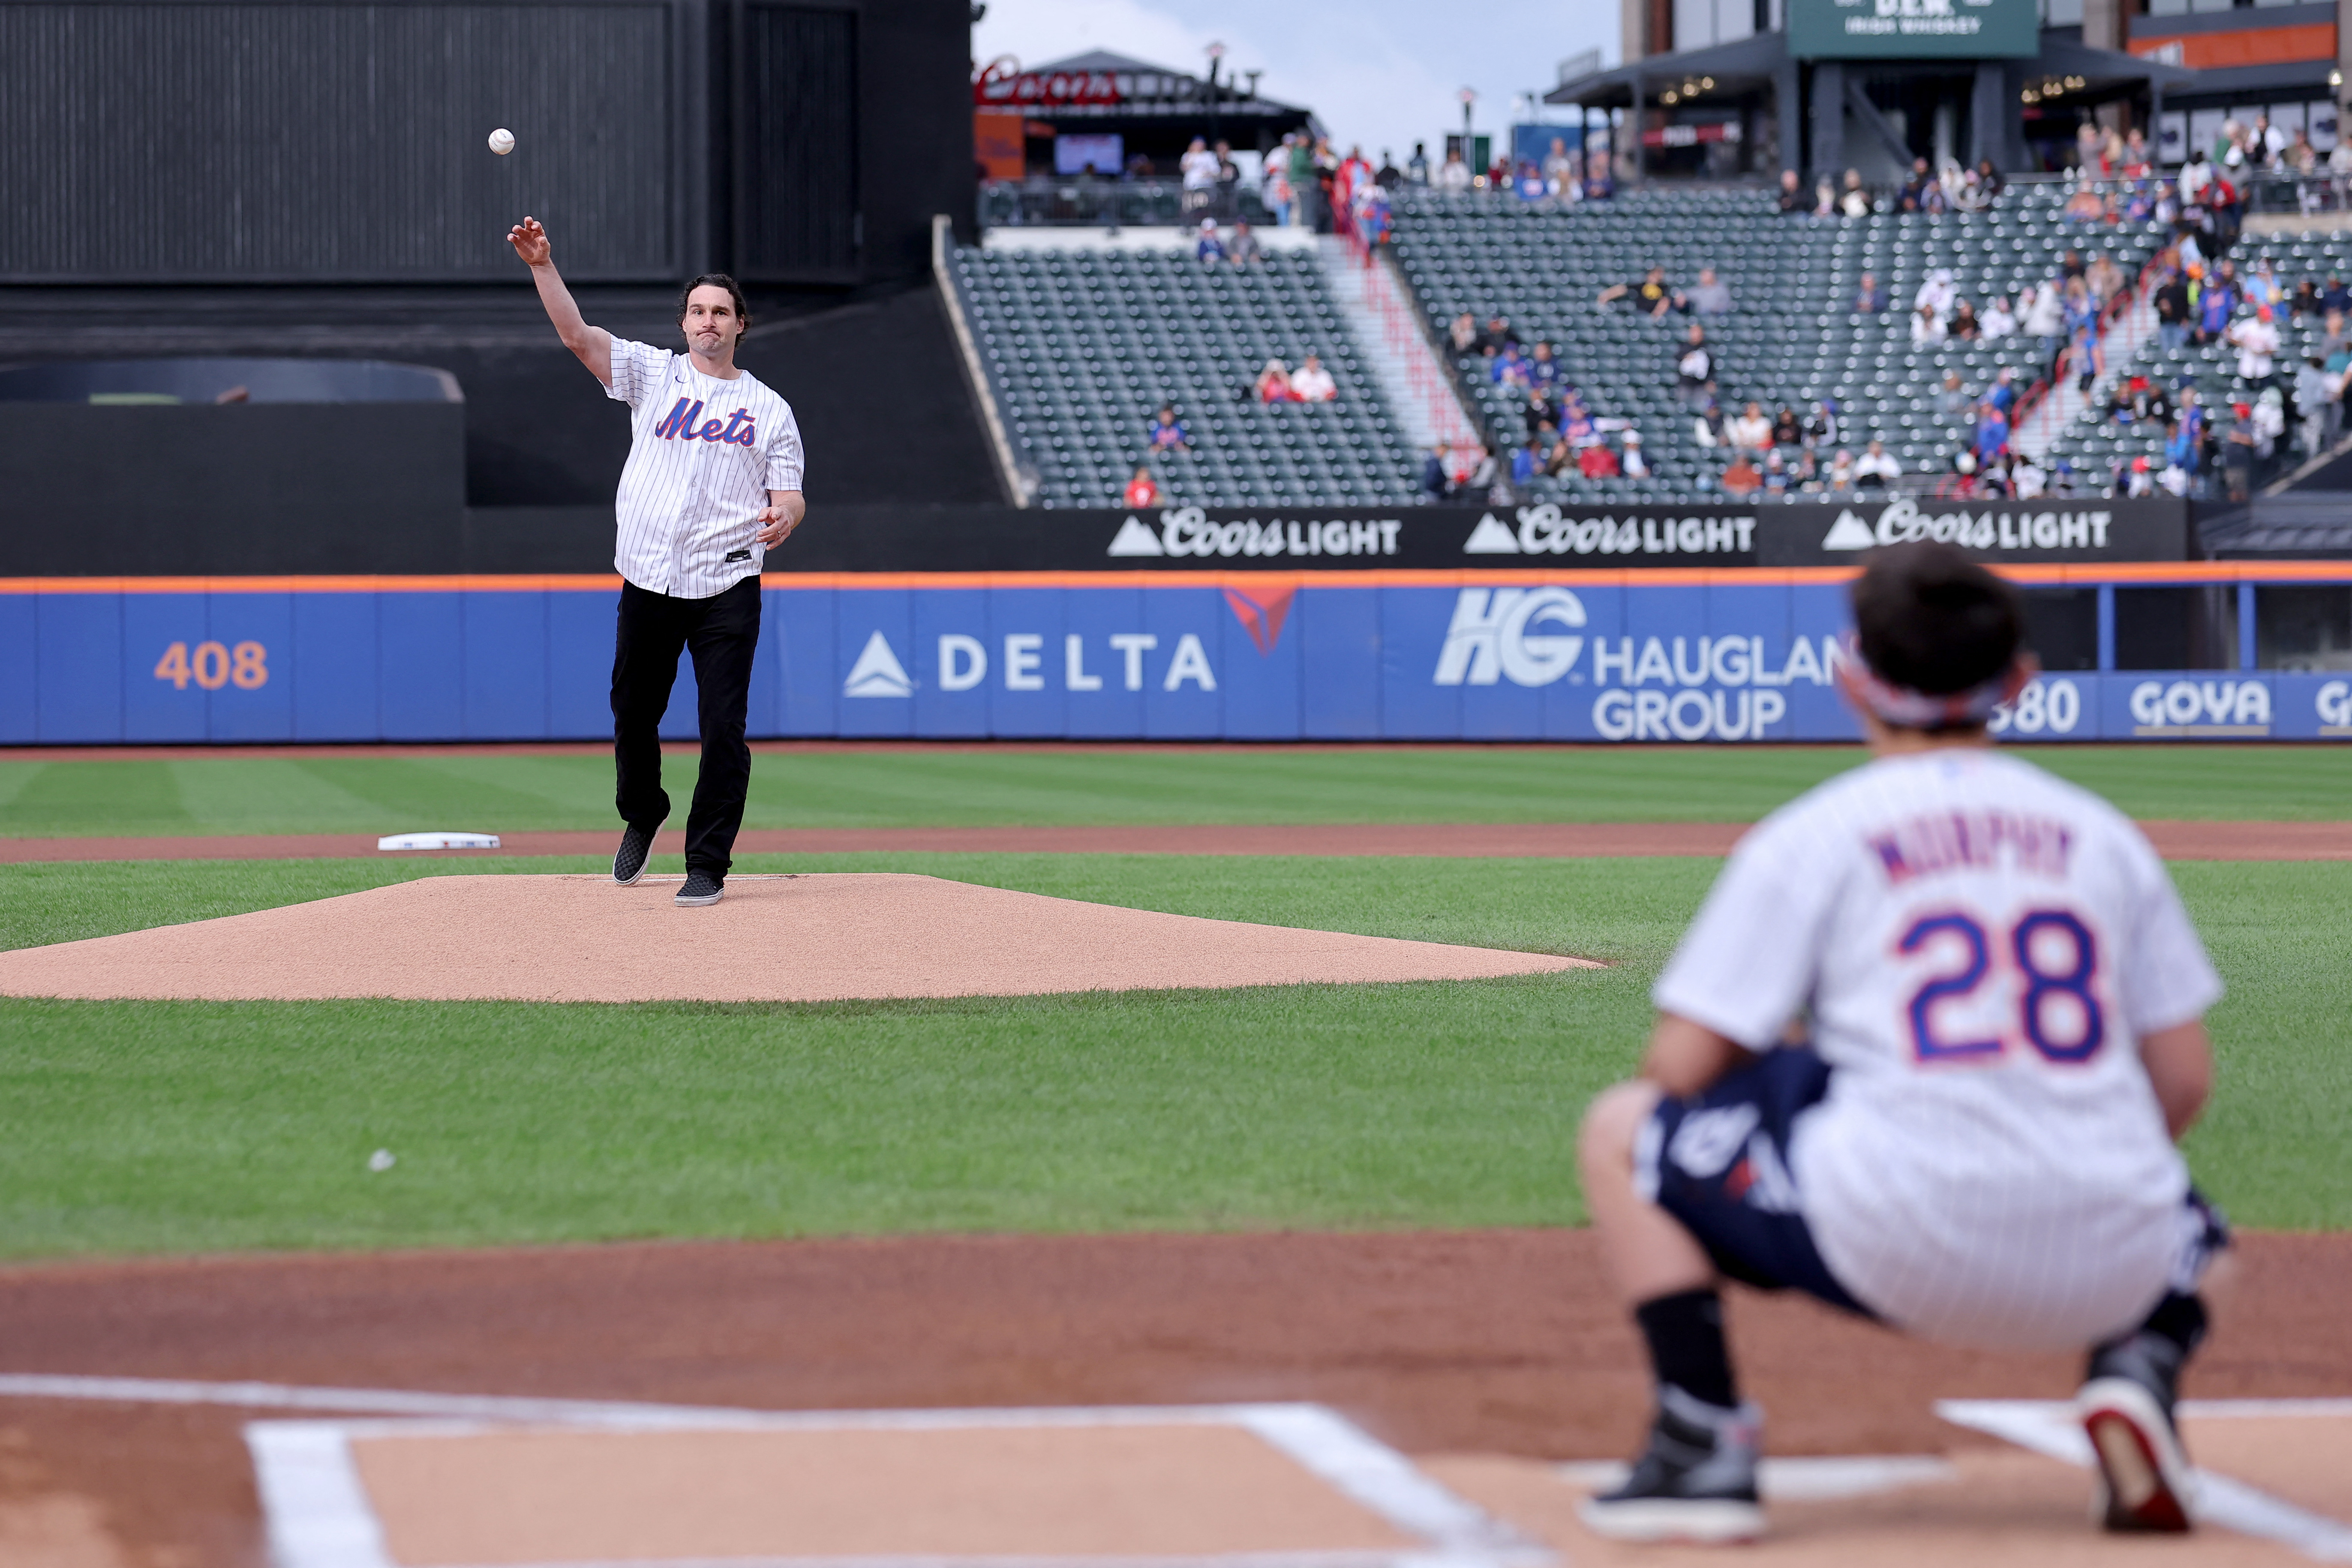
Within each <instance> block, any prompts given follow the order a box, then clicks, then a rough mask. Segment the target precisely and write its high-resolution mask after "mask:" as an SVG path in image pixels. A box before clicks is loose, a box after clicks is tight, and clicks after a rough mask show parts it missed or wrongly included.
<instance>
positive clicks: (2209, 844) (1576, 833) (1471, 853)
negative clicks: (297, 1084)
mask: <svg viewBox="0 0 2352 1568" xmlns="http://www.w3.org/2000/svg"><path fill="white" fill-rule="evenodd" d="M441 826H444V827H458V828H464V829H468V830H474V829H478V830H481V831H485V832H497V831H498V828H497V825H496V824H492V823H477V822H467V823H456V824H450V823H444V824H442V825H441ZM2140 826H2141V827H2142V828H2143V829H2144V830H2145V831H2146V832H2147V836H2148V837H2149V838H2150V839H2151V840H2152V841H2153V842H2154V843H2155V845H2156V848H2157V852H2158V854H2160V855H2162V856H2164V857H2165V858H2167V859H2171V860H2352V822H2201V821H2200V822H2180V821H2158V822H2143V823H2141V824H2140ZM1747 831H1748V824H1746V823H1738V822H1500V823H1479V822H1472V823H1463V822H1420V823H1414V822H1405V823H1379V822H1374V823H1169V824H1159V825H1149V824H1147V825H1131V824H1125V825H1123V824H1106V825H1094V826H1006V827H765V828H747V829H745V830H744V832H743V833H742V834H741V836H740V837H738V838H737V839H736V841H735V849H736V852H737V853H738V854H742V855H846V854H860V853H870V852H874V851H891V850H900V851H905V850H914V851H928V852H930V853H933V854H971V853H977V854H1043V855H1339V856H1356V855H1437V856H1446V857H1455V858H1472V857H1486V856H1496V857H1510V856H1518V857H1527V858H1538V859H1540V858H1569V859H1575V858H1611V857H1619V856H1649V855H1706V856H1714V855H1723V854H1727V853H1728V852H1729V851H1730V849H1731V847H1732V846H1733V845H1734V844H1736V843H1738V841H1739V836H1740V835H1741V834H1743V833H1745V832H1747ZM619 832H620V830H619V829H618V828H613V829H610V830H604V829H599V830H594V831H585V832H583V831H567V832H551V833H528V832H526V833H501V834H500V838H501V840H502V842H501V844H500V847H499V848H498V849H497V850H495V851H488V853H495V854H499V855H594V856H600V857H602V856H608V855H610V854H612V852H613V847H614V844H616V843H617V842H619ZM375 843H376V841H375V839H374V838H373V837H371V836H368V835H365V834H357V833H284V834H220V835H206V836H197V837H178V838H5V839H0V865H9V864H19V865H21V864H26V863H31V862H37V861H51V860H282V859H322V858H342V857H352V856H374V855H376V854H378V853H379V851H378V850H377V848H376V847H375ZM685 845H686V838H685V835H684V834H683V833H679V832H671V833H665V834H663V835H661V836H660V837H659V838H658V839H656V843H655V853H656V855H665V856H675V855H677V854H679V853H681V852H682V851H683V850H684V848H685ZM425 853H426V854H432V855H440V856H446V857H448V858H464V857H466V856H467V855H479V854H482V853H485V852H484V851H478V850H446V851H428V852H425ZM403 858H416V856H415V854H411V855H407V856H404V857H403Z"/></svg>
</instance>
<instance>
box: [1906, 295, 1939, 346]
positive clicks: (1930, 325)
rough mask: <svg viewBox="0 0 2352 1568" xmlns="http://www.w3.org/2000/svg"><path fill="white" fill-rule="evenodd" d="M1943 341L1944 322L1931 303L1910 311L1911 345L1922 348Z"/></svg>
mask: <svg viewBox="0 0 2352 1568" xmlns="http://www.w3.org/2000/svg"><path fill="white" fill-rule="evenodd" d="M1943 341H1944V323H1943V321H1942V320H1941V319H1939V318H1938V317H1937V314H1936V310H1935V307H1934V306H1932V305H1922V306H1920V307H1919V308H1918V309H1917V310H1915V311H1913V312H1912V313H1911V346H1912V347H1913V348H1915V349H1923V348H1926V347H1927V346H1928V345H1929V344H1931V343H1940V342H1943Z"/></svg>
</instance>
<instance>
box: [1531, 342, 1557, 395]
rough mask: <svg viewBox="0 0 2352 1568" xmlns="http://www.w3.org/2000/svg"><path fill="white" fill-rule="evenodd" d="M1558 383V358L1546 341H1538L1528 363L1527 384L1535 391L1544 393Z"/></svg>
mask: <svg viewBox="0 0 2352 1568" xmlns="http://www.w3.org/2000/svg"><path fill="white" fill-rule="evenodd" d="M1559 383H1560V369H1559V356H1558V355H1556V354H1554V353H1552V352H1551V344H1550V343H1549V342H1548V341H1545V340H1542V339H1538V340H1537V342H1536V347H1535V353H1534V356H1533V357H1532V358H1530V359H1529V360H1528V385H1529V386H1530V387H1531V388H1533V389H1535V390H1537V391H1544V390H1548V389H1549V388H1551V387H1555V386H1558V385H1559Z"/></svg>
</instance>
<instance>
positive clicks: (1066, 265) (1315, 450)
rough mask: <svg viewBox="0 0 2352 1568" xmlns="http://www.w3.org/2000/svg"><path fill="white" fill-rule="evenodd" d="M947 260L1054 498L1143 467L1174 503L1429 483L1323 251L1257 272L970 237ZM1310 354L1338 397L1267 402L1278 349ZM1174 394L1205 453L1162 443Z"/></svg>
mask: <svg viewBox="0 0 2352 1568" xmlns="http://www.w3.org/2000/svg"><path fill="white" fill-rule="evenodd" d="M948 268H949V272H950V279H951V282H952V286H953V287H954V288H955V289H956V290H957V294H958V298H959V300H961V305H962V308H963V310H964V313H965V318H966V320H967V321H968V322H969V323H970V326H971V333H972V337H973V340H974V348H975V352H976V353H977V355H978V357H979V359H980V361H981V364H982V372H983V374H985V375H986V376H987V378H988V383H989V390H990V392H991V393H992V395H993V396H994V397H995V399H996V402H997V407H998V410H999V413H1000V415H1001V417H1002V420H1003V424H1004V426H1005V427H1006V435H1007V437H1008V439H1009V440H1010V441H1011V442H1012V443H1013V446H1014V447H1015V448H1016V458H1018V460H1020V461H1023V462H1024V463H1026V464H1029V465H1034V469H1035V472H1036V475H1037V481H1038V488H1037V492H1036V504H1038V505H1040V506H1045V507H1116V506H1118V505H1120V504H1121V492H1122V491H1123V490H1124V489H1126V486H1127V483H1128V480H1129V478H1130V477H1131V476H1132V475H1133V473H1134V471H1135V468H1136V467H1137V466H1138V465H1139V464H1144V463H1148V464H1149V466H1150V468H1152V470H1153V473H1154V475H1155V476H1156V477H1157V479H1159V482H1160V489H1161V490H1162V491H1163V493H1164V495H1165V496H1166V499H1167V500H1168V501H1169V502H1170V503H1171V504H1174V505H1193V506H1241V505H1253V506H1274V505H1292V506H1297V505H1310V504H1311V505H1374V504H1382V505H1395V504H1401V503H1403V502H1406V501H1409V500H1412V496H1413V495H1414V493H1415V492H1416V490H1417V489H1418V485H1419V468H1418V458H1417V456H1416V454H1415V452H1414V450H1413V444H1412V437H1411V435H1410V434H1409V432H1408V430H1407V428H1406V427H1405V426H1404V424H1403V422H1402V419H1401V418H1400V413H1401V410H1399V409H1397V408H1395V407H1392V405H1391V402H1390V399H1389V395H1388V394H1387V392H1386V391H1385V389H1384V387H1383V385H1382V377H1381V373H1380V372H1379V370H1378V369H1376V368H1375V366H1374V365H1373V364H1372V363H1370V361H1369V359H1368V355H1367V352H1366V349H1365V347H1364V345H1363V344H1362V343H1360V341H1359V340H1358V338H1357V336H1356V334H1355V333H1354V332H1353V331H1351V330H1350V329H1349V321H1348V317H1347V313H1346V312H1345V311H1344V310H1342V309H1341V306H1340V303H1339V300H1338V299H1337V298H1336V297H1335V295H1334V293H1333V290H1332V289H1331V287H1330V285H1329V283H1328V279H1326V277H1325V275H1324V270H1323V266H1322V262H1321V260H1320V258H1318V256H1317V255H1316V254H1315V253H1314V252H1312V251H1299V250H1289V249H1284V250H1277V251H1273V252H1270V253H1269V254H1268V255H1267V256H1266V258H1265V260H1264V261H1263V262H1260V263H1258V264H1257V265H1255V266H1251V267H1245V268H1244V267H1232V266H1223V265H1220V266H1214V267H1209V266H1203V265H1202V263H1200V262H1199V261H1197V260H1195V259H1194V258H1192V256H1191V255H1190V254H1189V253H1188V252H1185V251H1181V250H1173V249H1159V248H1154V249H1142V248H1138V249H1119V248H1099V247H1097V248H1089V249H1076V248H1073V249H1069V250H1052V249H1046V250H1037V249H1019V250H1011V249H1006V250H998V249H989V248H984V247H957V248H956V249H955V250H954V251H953V252H952V254H951V255H950V258H949V262H948ZM1309 353H1314V354H1319V355H1320V356H1321V357H1322V361H1323V363H1324V366H1325V368H1326V369H1328V370H1329V371H1330V373H1331V375H1332V378H1333V380H1334V381H1335V382H1336V383H1337V384H1338V386H1339V395H1338V398H1337V399H1336V401H1334V402H1331V403H1326V404H1289V405H1276V406H1271V407H1269V406H1266V405H1261V404H1259V403H1258V402H1257V401H1256V398H1255V395H1254V392H1253V388H1254V386H1255V381H1256V378H1257V374H1258V373H1259V371H1260V370H1261V369H1262V368H1263V367H1264V365H1265V362H1266V361H1267V360H1268V359H1273V358H1278V359H1281V360H1283V361H1284V362H1286V363H1287V364H1288V365H1289V366H1290V367H1291V368H1292V369H1294V370H1296V369H1297V367H1298V365H1299V364H1300V363H1301V362H1302V361H1304V360H1305V358H1306V357H1307V355H1308V354H1309ZM1163 403H1173V404H1174V405H1175V406H1176V410H1177V413H1178V414H1179V416H1181V418H1182V420H1183V422H1184V424H1185V425H1186V426H1187V427H1188V428H1189V430H1190V432H1191V435H1192V451H1191V452H1188V453H1171V454H1165V455H1158V456H1154V455H1151V454H1150V453H1149V452H1148V450H1147V445H1146V440H1145V431H1146V429H1147V426H1149V424H1150V420H1151V417H1152V416H1153V414H1154V413H1155V411H1157V410H1158V409H1159V407H1160V405H1162V404H1163Z"/></svg>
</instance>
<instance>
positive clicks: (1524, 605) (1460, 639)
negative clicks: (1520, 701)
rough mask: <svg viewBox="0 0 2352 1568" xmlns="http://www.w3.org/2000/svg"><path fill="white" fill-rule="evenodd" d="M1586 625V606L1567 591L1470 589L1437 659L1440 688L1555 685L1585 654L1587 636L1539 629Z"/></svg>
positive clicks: (1457, 605) (1465, 591)
mask: <svg viewBox="0 0 2352 1568" xmlns="http://www.w3.org/2000/svg"><path fill="white" fill-rule="evenodd" d="M1583 625H1584V605H1582V604H1581V603H1580V601H1579V600H1578V599H1577V596H1576V595H1574V594H1571V593H1570V592H1569V591H1568V590H1567V589H1565V588H1496V589H1492V590H1489V589H1486V588H1465V589H1463V590H1462V596H1461V597H1460V598H1459V599H1456V600H1455V601H1454V620H1453V624H1451V625H1450V626H1447V627H1446V628H1445V647H1444V648H1443V649H1441V650H1440V651H1439V653H1438V655H1437V684H1438V685H1440V686H1460V685H1462V684H1463V683H1464V682H1465V681H1467V682H1468V683H1469V684H1470V685H1472V686H1492V685H1494V684H1495V681H1496V678H1497V677H1499V676H1506V675H1507V676H1509V677H1510V678H1511V682H1512V684H1513V685H1516V686H1549V685H1550V684H1551V683H1552V682H1553V681H1555V680H1558V679H1559V678H1560V677H1561V676H1563V675H1566V674H1567V673H1568V672H1569V670H1570V668H1572V667H1573V666H1574V665H1575V663H1576V656H1577V655H1578V654H1580V653H1582V652H1583V651H1584V638H1583V637H1577V636H1561V635H1559V634H1558V633H1554V632H1549V631H1543V630H1539V629H1538V628H1540V627H1543V626H1569V627H1577V626H1583Z"/></svg>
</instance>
